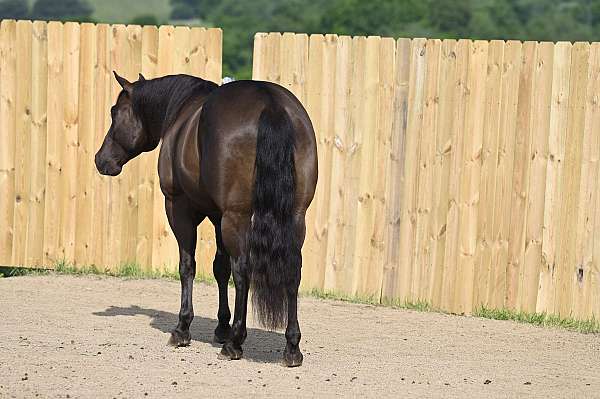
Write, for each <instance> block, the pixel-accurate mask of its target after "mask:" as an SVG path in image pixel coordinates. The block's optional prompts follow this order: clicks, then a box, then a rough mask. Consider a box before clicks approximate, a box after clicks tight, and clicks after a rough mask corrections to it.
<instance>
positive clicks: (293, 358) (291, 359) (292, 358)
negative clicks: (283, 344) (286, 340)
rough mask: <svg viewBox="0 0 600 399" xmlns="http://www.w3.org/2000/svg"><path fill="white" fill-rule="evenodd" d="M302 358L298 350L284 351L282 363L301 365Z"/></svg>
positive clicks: (293, 365)
mask: <svg viewBox="0 0 600 399" xmlns="http://www.w3.org/2000/svg"><path fill="white" fill-rule="evenodd" d="M303 359H304V356H302V352H300V351H298V352H294V353H288V352H285V353H284V354H283V363H284V364H285V366H286V367H298V366H302V360H303Z"/></svg>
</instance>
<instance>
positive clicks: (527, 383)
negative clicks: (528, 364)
mask: <svg viewBox="0 0 600 399" xmlns="http://www.w3.org/2000/svg"><path fill="white" fill-rule="evenodd" d="M523 385H531V382H530V381H526V382H525V384H523Z"/></svg>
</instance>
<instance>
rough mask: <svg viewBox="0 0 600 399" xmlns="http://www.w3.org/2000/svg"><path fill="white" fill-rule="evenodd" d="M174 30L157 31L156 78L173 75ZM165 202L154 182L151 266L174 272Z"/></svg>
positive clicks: (174, 256) (175, 260)
mask: <svg viewBox="0 0 600 399" xmlns="http://www.w3.org/2000/svg"><path fill="white" fill-rule="evenodd" d="M174 45H175V43H174V28H173V27H172V26H161V27H160V28H159V29H158V61H157V65H158V66H157V71H158V76H163V75H168V74H171V73H173V69H174V65H173V59H172V58H173V57H172V54H173V51H174ZM164 204H165V200H164V196H163V194H162V191H161V190H160V183H159V180H158V179H156V180H155V181H154V212H153V213H154V221H153V227H152V231H153V233H152V240H153V242H152V265H153V268H154V269H157V270H170V271H175V270H177V268H178V264H179V252H178V249H177V241H176V240H175V236H174V235H173V232H172V231H171V228H170V227H169V222H168V220H167V215H166V213H165V205H164Z"/></svg>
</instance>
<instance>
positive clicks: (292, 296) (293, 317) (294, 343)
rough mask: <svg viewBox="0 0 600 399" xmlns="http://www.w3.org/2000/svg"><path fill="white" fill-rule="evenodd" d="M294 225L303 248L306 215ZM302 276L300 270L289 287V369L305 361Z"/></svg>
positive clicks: (287, 349)
mask: <svg viewBox="0 0 600 399" xmlns="http://www.w3.org/2000/svg"><path fill="white" fill-rule="evenodd" d="M294 225H295V228H296V237H297V240H298V241H297V243H298V246H299V247H300V248H302V244H303V242H304V236H305V233H306V225H305V221H304V215H298V216H297V217H296V218H295V220H294ZM300 256H302V255H300ZM300 266H301V265H300ZM300 274H301V273H300V269H299V270H298V273H297V275H296V276H294V278H293V279H291V281H290V283H289V285H288V287H287V295H288V298H287V300H288V303H287V305H288V324H287V328H286V330H285V339H286V345H285V352H284V353H283V361H284V362H285V365H286V366H288V367H297V366H300V365H302V360H303V356H302V352H300V338H301V334H300V325H299V324H298V287H299V286H300Z"/></svg>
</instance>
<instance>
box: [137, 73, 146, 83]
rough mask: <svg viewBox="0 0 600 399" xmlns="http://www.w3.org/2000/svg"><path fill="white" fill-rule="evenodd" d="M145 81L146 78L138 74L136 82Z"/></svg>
mask: <svg viewBox="0 0 600 399" xmlns="http://www.w3.org/2000/svg"><path fill="white" fill-rule="evenodd" d="M145 80H146V78H145V77H144V75H142V74H141V73H140V76H138V81H140V82H143V81H145Z"/></svg>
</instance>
